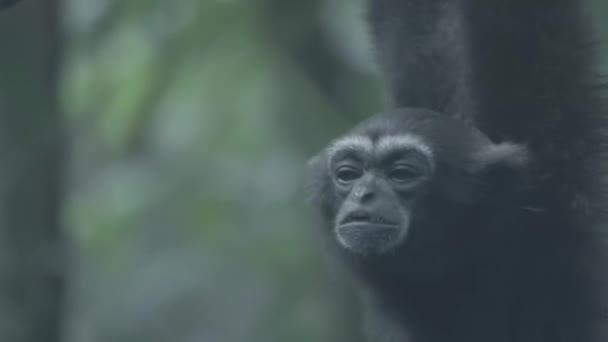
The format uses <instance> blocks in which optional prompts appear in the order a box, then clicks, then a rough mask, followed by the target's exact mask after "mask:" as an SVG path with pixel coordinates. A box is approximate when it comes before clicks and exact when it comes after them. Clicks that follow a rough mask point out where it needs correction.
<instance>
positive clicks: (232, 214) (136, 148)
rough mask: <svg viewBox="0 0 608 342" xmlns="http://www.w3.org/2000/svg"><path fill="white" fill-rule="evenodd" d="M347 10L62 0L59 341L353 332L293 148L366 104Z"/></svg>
mask: <svg viewBox="0 0 608 342" xmlns="http://www.w3.org/2000/svg"><path fill="white" fill-rule="evenodd" d="M360 14H361V11H360V7H359V4H358V2H356V1H346V0H341V1H339V0H336V1H310V2H301V1H277V0H274V1H271V0H259V1H211V0H207V1H198V0H179V1H149V0H133V1H117V0H116V1H103V2H99V1H95V0H72V1H68V2H67V8H66V16H65V20H66V30H67V33H68V38H69V41H70V45H69V51H68V54H67V60H66V63H65V69H64V91H63V103H64V105H65V107H66V108H67V115H68V117H69V119H70V125H71V132H72V136H73V137H72V145H73V151H72V152H73V153H72V162H71V173H72V174H71V177H70V179H71V183H70V197H69V203H68V207H67V210H66V215H65V217H66V221H67V225H68V227H69V230H70V232H71V233H72V235H73V236H74V237H75V239H76V241H77V245H78V246H79V251H78V258H77V261H75V263H74V265H73V269H74V270H75V276H74V281H75V285H74V286H73V287H74V289H73V290H74V291H73V292H74V293H73V295H72V296H71V306H70V307H71V310H70V312H71V314H70V320H69V322H70V324H69V326H68V331H69V335H70V338H69V340H70V341H75V342H76V341H77V342H88V341H103V342H108V341H130V342H132V341H149V342H154V341H210V342H211V341H296V342H297V341H303V342H304V341H356V340H357V337H356V336H357V333H358V331H357V330H356V329H352V326H353V324H356V322H357V321H358V315H357V314H355V310H354V309H353V308H354V304H353V300H352V298H351V295H350V291H349V288H348V287H346V286H345V285H344V284H343V283H342V282H341V277H340V275H338V274H336V275H333V273H335V272H334V270H333V269H332V268H331V266H327V264H326V263H325V262H324V259H325V258H324V256H323V255H324V253H325V252H324V249H323V248H322V246H320V241H319V240H317V239H316V236H315V234H314V233H315V229H313V228H314V224H313V223H312V222H310V215H308V213H307V212H306V206H305V197H306V196H305V195H304V193H303V180H302V179H303V169H304V167H303V166H304V163H305V160H306V158H307V156H309V155H311V154H312V153H313V152H314V151H315V150H316V149H318V148H319V147H320V146H322V145H325V144H326V143H327V141H328V139H330V138H331V137H332V136H333V135H335V134H337V132H339V131H341V130H343V129H344V128H345V127H347V126H349V125H351V124H352V123H354V122H355V121H356V120H357V118H360V117H362V116H364V115H367V114H368V113H369V112H370V111H373V110H375V109H377V108H379V103H380V100H379V98H380V97H379V93H380V92H379V89H378V84H377V82H376V81H375V77H374V76H373V71H372V67H371V63H370V60H371V58H370V56H369V47H368V46H367V45H366V44H367V40H366V39H365V34H364V27H363V25H362V20H361V18H360ZM355 33H356V34H355Z"/></svg>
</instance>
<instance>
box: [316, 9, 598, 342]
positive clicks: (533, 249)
mask: <svg viewBox="0 0 608 342" xmlns="http://www.w3.org/2000/svg"><path fill="white" fill-rule="evenodd" d="M369 21H370V26H371V31H372V38H373V41H374V43H375V46H376V51H377V58H378V61H379V63H380V65H381V67H382V71H383V79H384V81H385V84H386V90H387V106H388V107H389V109H388V110H392V109H394V108H403V107H409V108H412V107H418V108H427V109H430V110H433V111H437V112H441V113H443V114H444V115H448V116H451V117H453V118H456V119H457V120H460V121H463V122H465V123H466V125H469V126H473V127H476V128H477V129H479V130H480V131H481V132H483V134H485V135H486V136H487V137H488V138H489V139H491V140H492V141H494V142H495V143H501V142H504V141H509V143H504V144H506V145H503V146H507V147H508V146H509V144H511V142H513V143H516V144H523V145H525V146H527V148H528V150H529V153H530V155H531V158H532V160H533V163H534V167H533V168H532V170H531V171H530V173H531V174H530V175H527V176H526V182H525V184H523V183H522V184H518V185H516V186H515V188H517V189H519V190H518V191H516V192H514V193H513V194H515V195H509V196H506V197H502V198H500V199H495V200H487V201H484V202H483V203H478V204H477V208H476V210H473V211H471V213H472V215H476V217H475V218H474V219H471V218H467V222H469V223H471V222H474V224H477V225H478V227H475V229H472V228H471V227H465V228H463V226H462V225H461V224H460V225H459V224H457V223H454V225H453V227H451V228H452V229H454V230H457V229H461V230H462V232H461V234H460V235H459V236H458V241H459V243H462V245H461V246H460V247H461V249H460V250H461V251H462V252H461V253H463V254H467V253H470V252H471V250H474V251H475V255H476V258H477V262H476V263H475V264H474V265H469V266H470V267H465V268H462V267H461V265H453V266H454V269H455V270H456V271H453V272H444V273H442V274H441V275H440V276H433V277H424V276H423V277H420V276H418V275H416V274H413V273H412V272H413V270H416V271H418V272H421V273H424V269H425V268H426V267H430V266H429V265H427V263H429V260H428V259H421V260H415V261H412V260H404V256H403V255H402V254H400V253H399V252H397V253H393V254H391V255H390V256H386V257H383V258H376V259H373V260H369V259H361V258H353V257H352V256H349V255H342V257H343V258H344V260H346V261H347V264H348V265H349V266H350V267H351V268H352V269H353V270H354V273H355V275H356V276H357V278H358V279H360V280H361V281H362V283H363V284H364V287H365V288H366V289H367V290H368V291H367V293H368V296H367V301H368V304H369V315H370V316H371V317H370V322H372V323H371V328H370V334H371V337H370V341H373V342H376V341H378V342H379V341H382V342H406V341H408V342H409V341H412V342H447V341H449V342H605V341H608V258H607V257H608V217H607V215H608V212H607V210H608V198H606V196H607V195H608V183H607V182H608V164H607V163H608V150H607V149H608V130H607V129H608V122H607V121H606V120H607V116H606V110H605V105H604V101H603V99H602V97H601V92H602V89H601V87H600V83H599V77H598V76H597V75H596V72H595V64H594V53H593V49H592V47H593V46H592V45H593V44H591V41H592V40H591V38H590V35H589V33H588V27H587V24H588V22H589V20H588V18H586V17H585V16H584V14H583V9H582V1H577V0H551V1H548V0H370V11H369ZM405 113H406V114H407V111H406V112H405ZM406 114H404V115H406ZM404 120H406V118H404ZM391 127H397V126H396V125H392V126H391ZM393 129H394V128H393ZM380 134H381V133H380ZM499 146H500V144H499ZM503 148H505V147H503ZM507 152H508V151H507ZM496 153H506V152H504V151H502V152H501V151H497V152H496ZM319 158H321V157H317V159H319ZM314 161H315V160H313V162H312V163H311V164H315V163H314ZM313 166H314V165H313ZM315 172H317V174H315ZM319 172H321V173H322V172H324V171H323V170H319V169H314V167H313V175H312V177H313V179H315V182H316V188H315V190H313V191H314V192H315V194H316V196H317V202H316V203H317V204H318V205H319V206H320V209H321V212H322V215H323V216H324V217H325V218H326V222H330V221H331V219H332V215H333V214H334V213H335V210H336V208H335V205H336V204H335V203H333V202H332V201H331V200H330V199H328V198H327V196H329V195H327V192H328V189H327V184H325V183H323V180H322V179H323V177H324V176H323V175H319V174H318V173H319ZM501 181H502V178H500V177H499V178H496V179H495V180H494V182H501ZM452 185H453V184H449V182H448V183H447V184H444V185H443V186H445V187H450V186H452ZM494 185H498V184H494ZM520 190H521V191H520ZM428 210H430V209H428ZM448 210H450V209H448V208H446V209H445V210H444V211H438V212H434V213H432V214H433V215H435V216H443V215H445V216H450V215H452V214H453V213H450V212H447V211H448ZM461 215H462V214H461ZM471 232H476V234H475V235H473V234H471ZM479 232H485V233H481V234H480V233H479ZM451 234H453V232H451ZM451 234H449V235H448V236H452V235H451ZM467 234H469V235H467ZM454 235H455V234H454ZM452 246H453V245H452ZM404 248H406V247H404ZM426 252H427V253H429V252H430V251H426ZM339 254H341V253H339ZM438 254H441V252H440V251H438ZM456 259H458V258H456ZM449 261H450V260H447V261H446V262H447V265H448V266H447V267H448V268H449ZM413 262H415V263H416V265H414V266H415V267H412V266H411V265H410V264H412V263H413ZM454 262H457V261H456V260H454ZM406 265H407V266H406Z"/></svg>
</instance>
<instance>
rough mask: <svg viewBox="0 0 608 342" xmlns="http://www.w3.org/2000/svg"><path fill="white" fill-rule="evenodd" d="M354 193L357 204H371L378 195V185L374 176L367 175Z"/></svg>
mask: <svg viewBox="0 0 608 342" xmlns="http://www.w3.org/2000/svg"><path fill="white" fill-rule="evenodd" d="M353 191H354V196H355V199H356V200H357V202H358V203H361V204H366V203H369V202H371V201H372V200H373V199H374V198H375V197H376V195H377V194H378V184H376V181H375V179H374V177H373V176H371V175H367V176H364V177H363V179H361V180H360V181H359V183H358V184H357V186H356V187H355V189H353Z"/></svg>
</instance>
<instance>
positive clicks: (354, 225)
mask: <svg viewBox="0 0 608 342" xmlns="http://www.w3.org/2000/svg"><path fill="white" fill-rule="evenodd" d="M342 229H369V230H382V229H399V225H397V224H392V223H376V222H368V221H351V222H348V223H344V224H341V225H339V226H338V230H342Z"/></svg>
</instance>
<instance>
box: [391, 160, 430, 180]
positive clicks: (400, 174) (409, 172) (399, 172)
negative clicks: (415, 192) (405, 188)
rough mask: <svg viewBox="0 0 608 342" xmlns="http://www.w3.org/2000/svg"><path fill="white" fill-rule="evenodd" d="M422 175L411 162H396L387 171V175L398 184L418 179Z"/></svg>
mask: <svg viewBox="0 0 608 342" xmlns="http://www.w3.org/2000/svg"><path fill="white" fill-rule="evenodd" d="M422 175H423V172H422V171H421V170H420V169H419V168H417V167H416V166H414V165H411V164H403V163H401V164H397V165H395V167H393V169H392V170H391V171H390V172H389V174H388V177H389V178H390V179H391V180H392V181H394V182H396V183H400V184H404V183H410V182H412V181H415V180H417V179H419V178H420V177H421V176H422Z"/></svg>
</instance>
